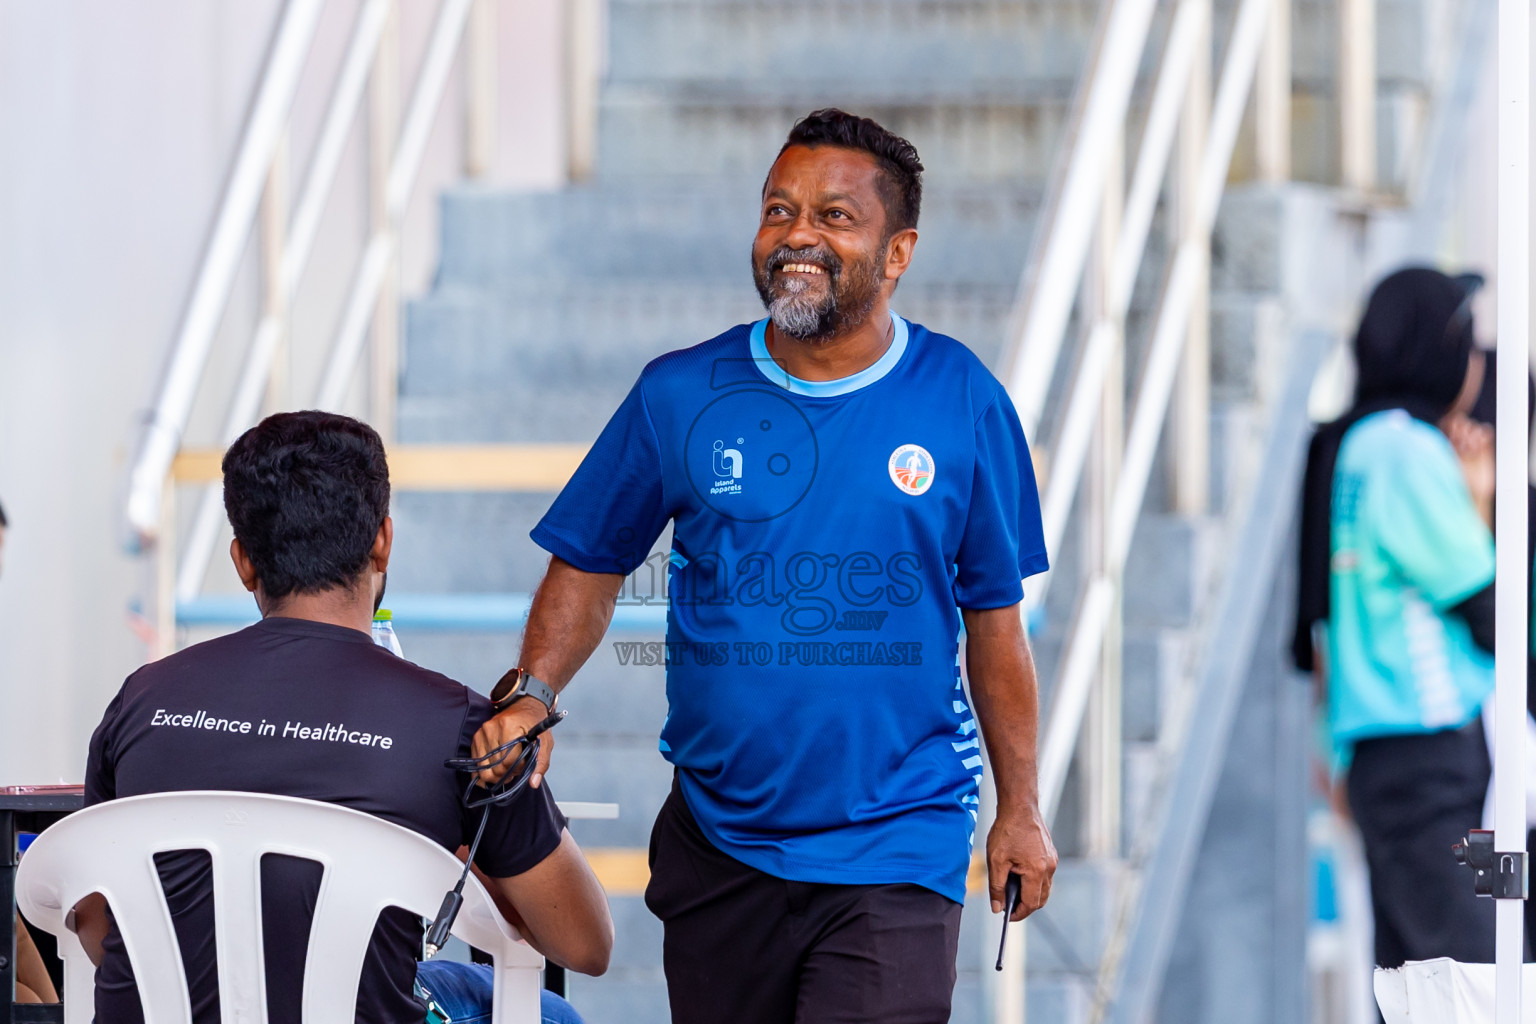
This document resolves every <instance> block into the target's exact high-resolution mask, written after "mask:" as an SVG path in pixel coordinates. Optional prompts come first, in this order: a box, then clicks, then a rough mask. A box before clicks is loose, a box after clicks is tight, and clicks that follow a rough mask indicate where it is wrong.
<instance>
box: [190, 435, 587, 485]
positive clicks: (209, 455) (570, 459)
mask: <svg viewBox="0 0 1536 1024" xmlns="http://www.w3.org/2000/svg"><path fill="white" fill-rule="evenodd" d="M586 454H587V446H586V445H580V444H432V445H427V444H413V445H396V446H395V447H393V448H391V449H390V450H389V482H390V484H391V486H392V487H393V488H394V489H395V490H398V491H533V492H548V491H558V490H559V489H560V488H562V487H564V486H565V482H566V481H567V480H569V479H570V478H571V474H572V473H574V472H576V467H577V466H578V465H579V464H580V463H581V460H582V458H583V457H584V456H585V455H586ZM223 459H224V452H223V451H222V450H221V449H215V448H192V449H183V450H182V452H181V453H180V454H178V455H177V456H176V461H175V462H174V463H172V465H171V475H172V477H174V478H175V480H176V481H177V482H178V483H186V484H196V483H216V482H218V481H220V480H222V479H223V473H222V472H221V470H220V464H221V463H222V461H223Z"/></svg>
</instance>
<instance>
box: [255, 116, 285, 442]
mask: <svg viewBox="0 0 1536 1024" xmlns="http://www.w3.org/2000/svg"><path fill="white" fill-rule="evenodd" d="M288 161H289V155H288V132H287V131H286V130H285V131H284V132H283V136H282V139H281V141H280V142H279V143H278V146H277V150H276V152H274V153H273V155H272V168H271V170H269V171H268V172H267V185H266V188H265V189H263V190H262V194H261V295H262V302H261V305H262V309H261V315H262V322H263V323H271V324H272V325H273V326H272V330H273V331H275V332H276V348H275V350H274V351H273V353H272V361H271V368H270V371H269V374H268V377H267V401H266V407H267V410H268V411H269V412H277V411H280V410H283V409H287V408H289V407H290V405H291V404H292V402H293V397H292V390H291V388H292V382H293V357H292V352H291V350H290V348H289V344H288V301H289V294H288V286H287V281H286V280H284V274H283V254H284V251H285V250H286V249H287V247H288Z"/></svg>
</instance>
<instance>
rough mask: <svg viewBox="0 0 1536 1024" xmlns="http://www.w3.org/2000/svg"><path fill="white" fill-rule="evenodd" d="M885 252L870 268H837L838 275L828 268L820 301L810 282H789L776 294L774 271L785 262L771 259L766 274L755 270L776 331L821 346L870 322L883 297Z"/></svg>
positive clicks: (765, 304)
mask: <svg viewBox="0 0 1536 1024" xmlns="http://www.w3.org/2000/svg"><path fill="white" fill-rule="evenodd" d="M885 252H886V250H885V247H884V246H881V247H880V252H879V254H878V255H877V256H876V257H875V259H874V260H872V261H870V262H869V263H868V264H848V265H837V270H836V272H833V270H832V268H831V267H828V278H827V287H826V291H825V293H824V294H823V295H821V297H819V298H817V297H814V296H813V295H812V294H811V287H812V285H811V282H810V281H802V280H795V279H790V280H786V281H785V282H784V283H783V284H782V286H781V288H780V289H777V292H778V293H777V294H775V291H776V289H774V287H773V283H772V280H773V268H774V267H775V266H776V265H779V264H781V263H782V262H784V261H783V260H775V259H773V258H772V257H770V258H769V260H768V264H767V266H766V267H765V268H764V269H763V270H762V271H759V270H758V269H757V268H755V267H754V268H753V279H754V282H755V283H756V285H757V292H758V295H760V296H761V297H762V300H763V306H764V307H765V308H766V309H767V310H768V318H769V319H770V320H772V321H773V326H774V330H776V331H782V332H783V333H785V334H787V335H789V336H790V337H791V338H795V339H796V340H798V341H805V342H810V343H812V344H820V343H822V342H826V341H830V340H831V339H832V338H833V336H835V335H837V334H839V333H841V332H843V331H845V330H847V329H848V328H850V327H858V326H859V325H860V324H862V323H863V322H864V321H865V320H866V319H868V318H869V313H870V310H872V309H874V306H875V300H876V299H877V298H879V296H880V284H881V278H880V276H879V268H880V267H881V266H882V265H883V264H884V262H885ZM823 265H824V266H825V265H826V263H825V262H823ZM834 265H835V264H834ZM845 274H846V275H850V276H849V278H848V279H847V280H846V281H844V280H842V277H843V275H845ZM840 284H841V285H842V286H843V287H842V288H841V289H839V285H840ZM840 290H841V292H842V293H843V296H844V298H847V299H848V300H849V303H848V305H846V306H840V305H839V304H838V292H839V291H840Z"/></svg>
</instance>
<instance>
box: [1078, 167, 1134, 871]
mask: <svg viewBox="0 0 1536 1024" xmlns="http://www.w3.org/2000/svg"><path fill="white" fill-rule="evenodd" d="M1124 154H1125V147H1124V143H1123V141H1122V142H1121V144H1120V145H1119V146H1117V147H1115V148H1114V149H1112V150H1111V151H1110V159H1109V166H1108V170H1107V172H1106V173H1105V175H1104V194H1103V199H1102V201H1101V203H1100V206H1099V222H1098V230H1097V231H1096V232H1095V236H1094V240H1093V248H1092V250H1091V251H1090V253H1089V258H1088V265H1087V272H1086V274H1085V275H1084V280H1083V285H1084V287H1083V309H1084V311H1085V313H1086V315H1085V317H1084V319H1085V320H1086V321H1087V323H1088V331H1087V332H1085V334H1086V335H1088V336H1091V334H1092V332H1094V331H1096V330H1103V331H1108V332H1109V333H1110V336H1111V340H1110V342H1109V345H1110V356H1109V365H1108V367H1107V368H1106V370H1105V373H1104V383H1103V385H1102V387H1101V388H1100V397H1099V415H1098V423H1097V425H1096V426H1095V437H1094V440H1093V448H1092V453H1091V462H1090V465H1089V473H1088V494H1087V505H1088V510H1089V511H1088V518H1087V522H1086V524H1085V527H1086V529H1087V543H1086V545H1085V550H1086V551H1087V554H1088V558H1087V569H1088V577H1087V578H1089V579H1091V578H1093V577H1094V576H1104V577H1107V578H1108V579H1109V580H1110V581H1111V584H1112V585H1113V587H1114V590H1115V596H1114V598H1113V599H1112V601H1111V606H1110V609H1109V613H1108V621H1107V622H1106V624H1105V629H1104V640H1103V646H1102V649H1101V651H1100V654H1099V673H1098V677H1097V678H1096V680H1095V682H1094V686H1093V690H1092V692H1091V693H1090V694H1089V697H1088V706H1087V708H1086V709H1085V711H1084V718H1083V739H1082V748H1081V754H1080V761H1079V764H1080V765H1081V768H1082V779H1083V796H1084V801H1083V803H1084V807H1083V850H1084V852H1085V853H1086V854H1087V855H1088V856H1089V857H1095V858H1109V857H1114V856H1116V855H1117V854H1118V853H1119V851H1120V818H1121V762H1122V757H1121V755H1122V735H1121V722H1120V708H1121V672H1120V669H1121V653H1122V651H1121V628H1120V625H1121V607H1122V603H1123V602H1122V600H1121V595H1120V576H1121V573H1120V570H1119V567H1117V566H1114V565H1112V564H1111V562H1110V538H1109V524H1110V517H1109V504H1110V501H1111V500H1112V497H1113V494H1114V487H1115V480H1116V478H1117V477H1118V476H1119V473H1120V454H1121V449H1122V447H1123V446H1124V443H1125V376H1124V375H1125V370H1124V366H1125V318H1124V312H1123V310H1120V309H1117V308H1116V303H1115V302H1114V298H1113V295H1112V286H1111V281H1112V280H1113V277H1114V257H1115V245H1116V242H1117V241H1118V239H1119V236H1120V231H1121V214H1122V207H1123V205H1124V189H1125V171H1124V160H1125V155H1124ZM1085 340H1086V338H1085Z"/></svg>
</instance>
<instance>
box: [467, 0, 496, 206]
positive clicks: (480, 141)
mask: <svg viewBox="0 0 1536 1024" xmlns="http://www.w3.org/2000/svg"><path fill="white" fill-rule="evenodd" d="M496 32H497V26H496V0H474V6H473V7H471V8H470V12H469V31H468V39H467V40H466V45H465V50H466V58H467V59H466V60H465V61H464V67H465V74H466V78H467V82H466V83H465V84H466V86H467V88H466V89H465V90H464V91H465V103H464V111H465V117H464V174H465V175H466V176H467V177H470V178H483V177H484V176H485V175H487V174H489V173H490V172H491V168H492V167H493V166H494V164H495V162H496V142H497V131H496V117H497V114H496V55H497V52H498V47H497V38H496Z"/></svg>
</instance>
